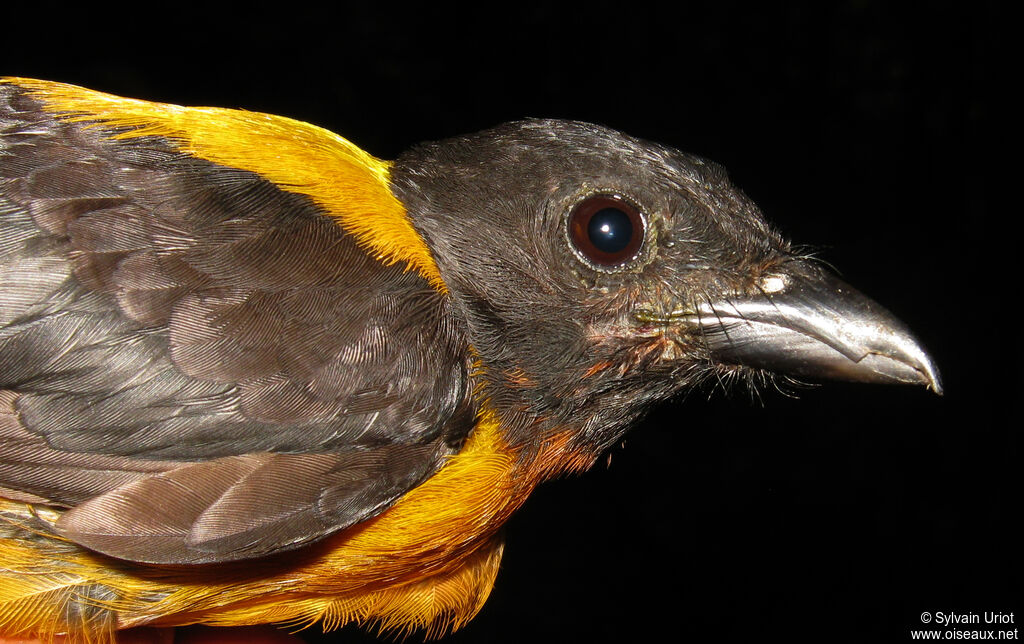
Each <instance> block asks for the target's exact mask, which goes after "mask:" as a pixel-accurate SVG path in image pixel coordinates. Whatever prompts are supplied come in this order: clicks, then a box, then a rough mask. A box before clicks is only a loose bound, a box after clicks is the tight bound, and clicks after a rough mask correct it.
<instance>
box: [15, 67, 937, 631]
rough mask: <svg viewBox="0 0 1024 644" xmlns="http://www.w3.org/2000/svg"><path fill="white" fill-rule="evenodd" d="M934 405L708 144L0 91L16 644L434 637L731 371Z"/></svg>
mask: <svg viewBox="0 0 1024 644" xmlns="http://www.w3.org/2000/svg"><path fill="white" fill-rule="evenodd" d="M828 378H835V379H844V380H852V381H862V382H873V383H907V384H916V385H924V386H927V387H929V388H931V389H932V390H934V391H935V392H937V393H941V382H940V376H939V372H938V369H937V367H936V365H935V363H934V361H933V360H932V359H931V358H930V357H929V355H928V354H927V353H926V351H925V350H924V348H923V347H922V344H921V342H920V341H918V340H917V339H916V338H915V337H914V335H913V334H912V332H911V331H910V330H909V329H908V328H907V327H906V326H905V325H904V324H903V323H902V322H900V321H899V320H898V319H897V318H896V317H895V316H894V315H893V314H891V313H889V312H888V311H887V310H886V309H884V308H883V307H882V306H881V305H879V304H877V303H875V302H874V301H873V300H871V299H869V298H868V297H867V296H865V295H863V294H861V293H860V292H859V291H857V290H855V289H854V288H852V287H850V286H849V285H847V284H845V283H844V282H843V281H841V280H840V279H839V278H838V277H837V276H836V275H835V274H834V273H833V272H832V271H831V270H829V269H828V268H827V267H825V266H824V264H823V263H822V262H820V261H818V260H816V259H815V258H814V257H813V256H811V255H809V254H808V253H806V252H804V251H802V250H800V249H799V248H798V247H795V246H793V245H792V244H791V243H790V242H788V241H787V240H786V239H784V238H783V237H782V236H781V235H780V234H779V233H778V232H777V231H776V230H775V229H774V228H773V227H772V226H771V225H770V224H769V223H768V222H767V221H766V220H765V218H764V216H763V215H762V213H761V212H760V210H759V209H758V207H757V206H756V205H755V204H754V202H753V201H752V200H750V199H749V198H748V197H747V196H746V195H745V194H744V193H743V192H742V191H741V190H739V189H738V188H737V187H735V186H734V185H733V184H732V183H731V181H730V180H729V177H728V175H727V173H726V172H725V170H724V169H723V168H722V167H721V166H719V165H717V164H715V163H713V162H711V161H707V160H705V159H702V158H700V157H698V156H695V155H691V154H687V153H684V152H681V151H678V150H676V149H674V148H671V147H668V146H664V145H659V144H656V143H652V142H648V141H644V140H641V139H637V138H633V137H630V136H628V135H625V134H622V133H620V132H617V131H615V130H612V129H609V128H607V127H604V126H599V125H594V124H589V123H583V122H577V121H565V120H554V119H528V120H521V121H516V122H511V123H507V124H503V125H498V126H496V127H493V128H491V129H488V130H484V131H482V132H478V133H474V134H469V135H464V136H458V137H455V138H450V139H446V140H442V141H435V142H426V143H421V144H418V145H415V146H413V147H411V148H409V149H408V150H406V151H405V152H403V153H402V154H401V155H399V156H398V157H397V158H396V159H395V160H394V161H382V160H380V159H377V158H375V157H373V156H372V155H370V154H368V153H367V152H365V151H363V150H362V149H360V148H359V147H357V146H356V145H355V144H353V143H351V142H349V141H348V140H346V139H344V138H342V137H341V136H338V135H336V134H334V133H332V132H329V131H327V130H325V129H322V128H319V127H317V126H314V125H311V124H308V123H304V122H300V121H296V120H293V119H289V118H286V117H281V116H274V115H269V114H261V113H256V112H249V111H244V110H237V109H226V108H213V107H192V108H189V107H181V106H177V105H171V104H163V103H154V102H148V101H141V100H134V99H128V98H121V97H117V96H113V95H109V94H105V93H101V92H97V91H93V90H89V89H85V88H81V87H77V86H73V85H67V84H62V83H58V82H51V81H41V80H34V79H26V78H4V79H2V80H0V633H2V634H3V635H5V636H8V637H39V638H43V639H47V638H50V637H52V636H54V635H59V634H63V635H66V636H68V637H70V638H71V641H110V640H111V639H112V638H113V637H114V634H115V632H116V631H118V630H120V629H126V628H131V627H136V626H143V625H148V626H177V625H185V624H209V625H214V626H231V625H252V624H265V623H273V624H285V625H291V626H295V627H303V626H308V625H311V624H316V623H319V624H322V625H323V627H324V628H328V629H330V628H335V627H339V626H341V625H344V624H348V623H357V624H360V625H363V626H367V627H376V628H379V629H381V630H383V631H390V632H397V633H409V632H413V631H421V632H423V633H424V634H425V635H427V636H428V637H439V636H443V635H445V634H446V633H449V632H451V631H453V630H455V629H457V628H459V627H461V626H463V625H465V624H466V623H467V622H469V621H470V620H471V619H472V618H473V616H474V615H476V613H477V612H478V611H479V610H480V608H481V607H482V606H483V604H484V602H485V601H486V599H487V596H488V594H489V592H490V590H491V588H492V586H493V585H494V583H495V578H496V575H497V572H498V568H499V564H500V561H501V556H502V549H503V537H502V529H501V528H502V525H503V524H504V523H505V522H506V520H507V519H508V518H509V517H510V516H511V515H512V514H513V513H514V512H515V511H516V510H517V509H518V508H519V507H520V506H521V505H522V504H523V502H524V501H525V499H526V498H527V497H528V496H529V495H530V493H531V492H532V491H533V490H534V489H535V488H536V486H537V485H539V484H541V483H542V482H544V481H545V480H548V479H551V478H552V477H556V476H561V475H565V474H569V473H576V472H582V471H584V470H586V469H588V468H589V467H591V466H592V465H593V464H594V463H595V462H596V461H598V460H599V459H600V458H601V456H602V455H603V454H605V453H606V452H607V451H608V450H609V449H610V448H611V447H613V446H615V445H616V444H618V443H620V442H621V440H622V438H623V436H624V434H625V432H626V431H627V430H628V429H629V428H630V427H631V426H633V425H635V424H636V423H637V421H638V420H639V419H641V418H642V417H643V416H644V414H645V413H646V412H647V411H649V410H650V409H652V408H653V407H655V406H657V405H658V404H660V403H662V402H664V401H668V400H671V399H673V398H676V397H678V396H680V395H681V394H683V393H685V392H686V391H689V390H692V389H693V388H695V387H698V386H701V385H703V384H705V383H708V382H712V383H715V382H722V383H728V382H732V381H742V382H747V383H750V384H751V386H754V387H758V386H770V385H772V384H773V383H774V384H776V385H778V383H780V382H785V381H786V380H787V379H797V380H803V379H828Z"/></svg>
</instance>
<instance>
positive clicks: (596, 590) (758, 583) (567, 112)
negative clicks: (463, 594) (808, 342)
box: [0, 0, 1024, 642]
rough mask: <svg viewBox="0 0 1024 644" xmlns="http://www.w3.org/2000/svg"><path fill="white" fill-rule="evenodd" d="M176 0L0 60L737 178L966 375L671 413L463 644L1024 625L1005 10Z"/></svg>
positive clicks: (496, 598) (127, 84) (564, 491)
mask: <svg viewBox="0 0 1024 644" xmlns="http://www.w3.org/2000/svg"><path fill="white" fill-rule="evenodd" d="M161 7H162V6H158V5H154V6H153V7H149V8H146V7H143V6H141V5H140V7H139V8H138V10H137V11H134V10H133V11H132V12H131V13H130V14H129V13H125V12H124V11H116V10H114V9H110V10H109V12H108V13H107V14H106V15H105V16H103V19H102V22H103V23H104V24H103V26H102V28H101V27H98V26H94V22H93V20H89V19H87V17H86V16H77V15H75V16H72V15H49V16H47V17H46V18H45V20H43V19H38V20H27V21H24V22H16V21H9V22H8V25H7V27H6V28H5V29H6V30H7V31H8V32H9V31H12V30H14V29H15V25H17V31H18V37H17V38H7V39H6V40H5V41H4V42H3V44H0V48H2V49H0V54H2V58H0V73H4V74H11V75H25V76H33V77H41V78H47V79H50V80H59V81H66V82H72V83H76V84H80V85H85V86H88V87H91V88H94V89H99V90H104V91H108V92H112V93H116V94H122V95H128V96H133V97H137V98H145V99H150V100H160V101H168V102H176V103H183V104H193V105H195V104H201V105H218V106H224V107H242V108H246V109H250V110H258V111H267V112H273V113H277V114H283V115H287V116H291V117H295V118H299V119H303V120H307V121H311V122H313V123H316V124H318V125H322V126H325V127H327V128H329V129H332V130H334V131H336V132H339V133H341V134H343V135H344V136H346V137H348V138H349V139H351V140H352V141H354V142H355V143H357V144H359V145H361V146H362V147H363V148H364V149H367V150H368V151H370V152H372V153H374V154H375V155H377V156H380V157H384V158H393V157H394V156H395V155H396V154H398V153H399V152H400V151H401V150H402V149H403V148H404V147H406V146H407V145H409V144H411V143H414V142H416V141H420V140H425V139H436V138H443V137H446V136H450V135H454V134H459V133H463V132H468V131H472V130H476V129H481V128H484V127H487V126H490V125H494V124H497V123H500V122H502V121H506V120H510V119H514V118H521V117H526V116H543V117H563V118H574V119H582V120H590V121H595V122H599V123H603V124H605V125H609V126H612V127H615V128H618V129H621V130H624V131H626V132H628V133H630V134H634V135H637V136H641V137H644V138H650V139H654V140H658V141H660V142H663V143H668V144H671V145H674V146H676V147H679V148H682V149H685V150H688V151H691V152H695V153H698V154H701V155H703V156H706V157H709V158H711V159H714V160H716V161H719V162H721V163H723V164H724V165H726V167H728V168H729V169H730V172H731V174H732V176H733V178H734V180H735V181H736V182H737V183H738V184H739V185H740V186H742V187H743V189H744V190H745V191H746V192H747V193H748V194H749V195H751V196H752V197H753V198H754V199H755V200H756V201H757V202H758V203H759V204H760V205H761V206H762V208H763V209H764V211H765V212H766V214H767V216H768V218H769V219H771V220H772V221H774V222H775V223H776V224H778V226H779V227H780V228H781V229H782V230H783V231H784V232H785V233H786V234H787V235H788V236H789V237H791V238H792V239H794V240H796V241H798V242H800V243H805V244H810V245H812V246H814V247H816V248H818V249H820V255H821V256H822V257H823V258H824V259H826V260H827V261H829V262H830V263H832V264H833V265H835V266H836V267H837V268H838V269H839V270H840V272H841V273H842V274H843V276H844V277H845V279H846V280H847V281H849V282H851V283H853V284H854V285H856V286H857V287H858V288H860V289H861V290H863V291H864V292H866V293H868V294H870V295H871V296H873V297H874V298H875V299H877V300H878V301H879V302H881V303H882V304H884V305H885V306H887V307H888V308H890V309H891V310H892V311H893V312H894V313H896V314H897V315H898V316H899V317H901V318H902V319H903V320H904V321H906V322H907V323H908V324H909V325H910V326H911V328H913V329H914V330H915V331H916V333H917V334H918V336H919V337H920V339H921V340H922V342H923V343H924V345H925V346H926V347H927V348H928V349H929V350H930V351H931V353H932V355H933V357H934V358H935V360H936V361H937V363H938V365H939V368H940V370H941V371H942V375H943V379H944V384H945V387H946V395H945V396H943V397H938V396H935V395H933V394H931V393H930V392H927V391H925V390H924V389H912V388H899V387H881V386H879V387H871V386H864V385H847V384H833V383H829V384H824V385H822V386H820V387H814V388H808V389H806V390H803V391H801V392H800V394H799V399H794V398H789V397H786V396H783V395H780V394H778V393H777V392H772V391H770V392H764V393H763V395H762V396H761V397H760V399H754V400H751V396H750V395H749V394H748V393H747V392H746V391H735V392H732V393H731V394H726V395H723V393H722V392H721V391H717V392H713V391H711V390H707V391H699V392H694V393H693V394H691V395H690V396H688V398H687V399H686V400H681V401H679V402H677V403H675V404H672V405H669V406H666V407H664V408H661V409H658V410H656V411H655V412H654V413H653V414H652V415H651V416H650V417H649V418H648V419H647V421H646V422H644V424H643V425H642V426H640V427H638V428H637V429H636V430H634V431H633V432H632V433H631V434H630V435H629V438H628V439H627V444H626V446H625V447H624V448H621V449H616V450H615V451H614V452H613V453H612V458H611V464H610V467H606V466H605V465H604V464H603V463H602V465H601V466H600V467H598V468H596V469H595V470H594V471H592V472H589V473H587V474H586V475H584V476H581V477H575V478H572V479H566V480H560V481H556V482H553V483H550V484H548V485H546V486H544V487H543V488H542V489H540V490H539V491H538V492H537V493H536V494H535V495H534V496H533V497H532V498H531V499H530V501H529V502H528V503H527V505H526V507H525V508H524V509H523V510H522V511H521V512H520V513H519V514H518V515H517V516H516V517H514V518H513V520H512V521H511V522H510V523H509V524H508V526H507V531H506V541H507V547H506V554H505V558H504V562H503V566H502V570H501V573H500V575H499V578H498V582H497V585H496V587H495V590H494V592H493V594H492V596H491V599H490V600H489V602H488V604H487V605H486V607H485V608H484V609H483V611H482V612H481V613H480V615H479V616H478V617H477V619H476V620H475V621H474V622H473V623H471V624H470V625H469V626H468V627H466V628H465V629H464V630H462V631H460V632H459V633H457V634H455V635H454V636H453V637H451V638H450V641H453V642H505V641H508V642H519V641H541V642H546V641H627V640H628V641H662V640H677V639H678V640H680V641H696V642H702V641H711V642H730V641H758V640H762V639H786V640H790V641H821V642H870V641H879V642H888V641H892V642H906V641H910V634H909V631H910V629H912V628H918V627H920V626H921V622H920V614H921V613H922V612H923V611H930V612H936V611H945V612H951V611H953V612H973V613H979V614H981V613H982V612H983V611H1002V612H1006V613H1009V612H1011V611H1013V612H1014V613H1015V620H1016V622H1017V624H1019V622H1020V620H1021V619H1024V617H1022V615H1021V612H1022V611H1021V609H1022V608H1024V606H1022V602H1021V598H1022V595H1021V566H1020V555H1019V553H1018V549H1019V544H1020V541H1021V531H1020V528H1019V526H1018V523H1019V520H1020V514H1021V485H1020V480H1021V475H1020V469H1019V468H1020V464H1019V461H1020V456H1019V430H1020V425H1021V423H1020V421H1019V420H1015V419H1013V418H1012V417H1008V416H1009V412H1010V410H1011V409H1012V408H1013V407H1015V403H1016V401H1015V398H1016V397H1017V396H1018V395H1019V394H1018V391H1019V390H1020V388H1021V385H1022V384H1024V383H1022V378H1021V376H1020V375H1019V374H1020V360H1021V351H1020V346H1021V345H1020V340H1019V331H1018V327H1019V319H1020V316H1019V314H1017V313H1015V312H1014V311H1013V305H1012V303H1013V301H1014V300H1015V299H1016V295H1017V293H1019V290H1020V289H1019V278H1018V275H1017V270H1016V266H1017V265H1018V263H1019V259H1020V258H1019V257H1018V256H1015V255H1014V251H1013V248H1014V246H1015V245H1016V244H1015V242H1016V241H1017V239H1018V236H1017V231H1018V230H1019V228H1018V227H1017V225H1016V221H1015V219H1016V218H1017V217H1018V216H1019V210H1020V208H1019V205H1018V206H1016V207H1014V208H1012V209H1005V210H1004V209H998V208H997V207H996V205H995V204H996V199H995V197H994V194H995V193H996V192H998V191H999V190H1000V188H1001V187H1003V186H1005V185H1006V183H1004V181H1005V180H1003V179H999V178H997V177H1000V176H1001V175H1000V173H999V170H998V168H999V165H998V164H997V163H996V162H995V161H994V160H993V156H992V155H994V154H996V153H997V152H998V150H1000V149H1006V148H1008V147H1010V143H1009V141H1008V138H1009V134H1010V133H1009V132H1008V131H1006V130H1005V129H1004V128H1003V126H1002V124H1001V123H999V122H998V120H997V119H996V118H995V115H994V109H995V107H996V103H997V100H996V98H995V95H996V92H995V90H996V88H998V87H999V86H1000V85H1001V84H1002V83H1004V82H1006V83H1012V84H1016V83H1018V82H1019V80H1020V78H1019V72H1014V74H1013V75H1009V76H1003V75H1001V74H1000V73H999V71H998V70H999V69H1000V64H1001V62H1002V61H1003V60H1004V56H1006V55H1007V52H1008V50H1009V47H1008V40H1007V37H1005V36H1004V35H1003V31H1002V30H1001V29H1000V27H1001V26H1002V24H1003V23H1004V22H1006V21H1008V20H1009V17H1008V15H1007V13H1008V12H1006V11H1004V10H1003V8H1002V7H1001V6H1000V5H998V4H995V3H976V4H974V5H971V7H970V8H969V7H968V5H967V3H963V4H961V3H948V2H946V3H942V2H940V3H922V4H920V5H918V6H913V5H909V4H897V3H889V2H882V1H874V0H862V1H852V0H851V1H844V2H835V3H803V4H799V3H798V4H792V3H790V4H775V5H770V6H769V5H766V4H757V5H751V6H747V5H744V4H737V3H725V4H715V3H700V4H689V3H681V4H678V5H673V7H674V8H672V9H670V10H669V9H665V10H650V11H644V10H643V9H640V8H638V7H636V6H630V7H623V6H622V5H619V4H608V5H603V4H600V3H597V4H591V5H587V6H586V8H574V9H569V8H559V7H551V6H549V7H546V8H525V7H520V6H509V7H504V8H492V9H489V10H487V11H486V12H482V11H481V10H480V9H479V8H477V9H476V10H473V9H465V10H456V9H439V8H436V7H420V8H416V9H403V8H400V7H397V6H381V7H379V8H377V9H366V8H363V9H359V10H350V9H347V8H341V9H339V12H338V13H337V14H335V13H323V14H316V13H308V14H304V13H295V10H296V8H297V7H288V6H278V7H276V8H275V9H274V10H273V11H272V12H271V11H267V12H264V13H260V12H259V11H258V10H256V9H254V8H251V7H245V8H241V7H242V5H239V9H237V10H236V11H235V13H233V14H226V15H223V16H213V15H212V14H213V13H214V10H213V8H212V7H211V8H207V12H208V13H207V14H206V15H196V14H192V13H176V14H174V15H166V12H167V11H168V9H167V8H166V7H162V8H161ZM754 7H756V8H754ZM30 10H31V9H30ZM40 10H41V9H40ZM149 11H153V12H154V13H151V14H148V17H147V12H149ZM161 12H162V13H161ZM91 18H92V19H95V18H96V16H95V14H93V15H92V16H91ZM1010 163H1011V164H1013V163H1016V167H1014V166H1013V165H1010V166H1006V165H1003V166H1002V167H1003V168H1004V169H1007V170H1011V172H1008V173H1007V174H1008V176H1009V177H1012V173H1013V172H1016V171H1018V170H1019V161H1011V162H1010ZM1017 624H1014V627H1016V626H1017ZM989 628H991V627H989ZM314 637H315V636H314ZM362 637H364V636H363V635H361V634H360V633H359V632H358V631H355V630H354V629H346V630H345V631H343V632H342V633H341V634H340V635H338V634H335V635H331V636H327V637H326V638H325V640H326V641H335V640H339V641H340V640H344V641H350V640H359V639H360V638H362Z"/></svg>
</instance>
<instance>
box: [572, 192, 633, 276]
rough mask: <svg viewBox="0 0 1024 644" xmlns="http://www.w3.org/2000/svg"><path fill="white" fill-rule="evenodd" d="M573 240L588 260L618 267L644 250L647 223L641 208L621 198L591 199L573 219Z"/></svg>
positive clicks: (574, 244)
mask: <svg viewBox="0 0 1024 644" xmlns="http://www.w3.org/2000/svg"><path fill="white" fill-rule="evenodd" d="M569 240H570V241H571V242H572V244H573V246H574V247H575V249H576V251H577V252H578V253H579V254H580V255H581V256H582V257H583V258H584V259H586V260H587V261H589V262H591V263H593V264H595V265H597V266H600V267H604V268H615V267H618V266H622V265H623V264H626V263H627V262H629V261H630V260H632V259H633V258H635V257H636V255H637V253H638V252H639V251H640V247H641V245H643V241H644V220H643V217H642V216H641V215H640V211H639V209H638V208H637V207H636V206H634V205H633V204H631V203H630V202H628V201H626V200H625V199H623V198H622V197H620V196H619V195H614V194H611V195H597V196H593V197H588V198H587V199H584V200H583V201H581V202H580V203H579V204H578V205H577V206H576V208H575V209H573V211H572V215H571V216H570V217H569Z"/></svg>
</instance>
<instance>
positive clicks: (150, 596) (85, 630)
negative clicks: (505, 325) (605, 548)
mask: <svg viewBox="0 0 1024 644" xmlns="http://www.w3.org/2000/svg"><path fill="white" fill-rule="evenodd" d="M559 447H560V446H559V445H557V444H553V445H551V446H550V448H551V449H549V450H546V451H544V452H542V455H543V457H542V458H540V459H539V460H537V461H534V462H533V463H532V465H528V464H527V463H523V462H520V461H519V460H517V459H516V457H515V455H514V454H512V453H510V452H509V451H508V450H507V448H506V446H505V445H504V443H503V441H502V437H501V430H500V428H499V426H498V423H497V421H496V419H495V417H494V416H493V414H491V413H489V412H488V413H486V414H485V415H484V416H483V417H482V418H481V420H480V422H479V423H478V424H477V427H476V429H475V430H474V432H473V434H472V436H471V437H470V439H469V441H468V442H467V443H466V445H465V447H464V448H463V450H462V451H461V452H460V453H459V454H458V455H457V456H455V457H453V458H451V460H450V461H449V462H448V463H447V464H446V465H445V466H444V468H442V469H441V470H440V471H439V472H438V473H437V474H436V475H435V476H434V477H432V478H431V479H430V480H428V481H426V482H425V483H423V484H422V485H420V486H419V487H417V488H416V489H414V490H413V491H412V492H410V493H409V494H407V495H406V496H405V497H404V498H402V500H401V501H399V502H398V503H396V504H395V505H394V506H393V507H392V508H391V509H389V510H388V511H386V512H384V513H382V514H381V515H379V516H377V517H375V518H374V519H371V520H369V521H366V522H364V523H363V524H360V525H358V526H356V527H353V528H350V529H348V530H345V531H343V532H341V533H339V534H337V535H334V536H332V537H330V538H329V539H327V540H325V541H324V542H323V543H320V544H316V545H314V546H312V547H310V548H307V549H304V550H302V551H298V552H296V553H287V554H285V555H284V556H278V557H272V558H267V559H264V560H260V561H255V562H241V563H231V564H222V565H215V566H209V567H202V568H199V569H195V568H190V567H186V568H176V567H167V566H140V565H137V564H129V563H127V562H120V561H117V560H114V559H111V558H109V557H104V556H102V555H97V554H94V553H90V552H87V551H84V550H82V549H81V548H78V547H76V546H75V545H74V544H70V543H67V542H65V541H63V540H61V539H60V538H59V537H56V536H54V535H53V534H49V533H45V532H44V533H40V532H39V527H38V526H39V525H40V523H39V521H38V519H42V521H43V523H52V522H53V521H55V520H56V516H57V514H58V512H59V511H58V510H53V509H49V508H41V507H35V506H32V505H28V504H23V503H17V502H12V501H0V517H2V521H0V537H2V540H0V632H2V633H4V634H6V635H8V636H43V637H46V636H50V635H54V634H58V633H72V634H76V635H81V636H82V637H84V638H86V639H90V640H103V639H106V638H109V636H110V635H111V634H112V632H113V630H114V629H118V628H127V627H131V626H140V625H144V624H151V625H160V626H172V625H183V624H190V623H205V624H213V625H221V626H227V625H244V624H260V623H266V622H275V623H280V622H287V623H293V624H297V625H307V624H311V623H314V622H321V621H322V622H323V623H324V625H325V626H327V627H337V626H341V625H343V624H346V623H349V622H357V623H363V624H365V623H371V624H378V625H379V626H380V627H382V628H386V629H388V630H397V631H408V630H412V629H421V630H425V631H427V632H428V633H432V634H434V635H437V634H441V633H443V632H447V631H449V630H452V629H453V628H456V627H458V626H460V625H462V624H464V623H466V622H467V621H469V619H471V618H472V617H473V615H475V614H476V612H477V611H479V609H480V608H481V607H482V605H483V602H484V600H485V599H486V598H487V595H488V593H489V592H490V589H491V586H492V584H493V583H494V578H495V575H496V574H497V569H498V563H499V561H500V558H501V542H500V539H499V538H498V537H497V536H496V531H497V529H498V528H499V527H500V526H501V524H502V523H504V521H505V520H506V519H507V518H508V516H509V515H510V514H511V513H512V512H513V511H514V510H515V509H516V508H517V507H519V505H520V504H521V503H522V501H523V500H524V499H525V498H526V496H527V495H528V494H529V492H530V491H531V490H532V489H533V487H534V486H535V485H536V484H537V483H538V482H539V481H540V479H541V478H542V477H543V476H544V475H545V472H544V471H543V470H542V469H540V467H542V466H543V465H544V464H545V463H546V464H547V465H553V464H554V462H555V461H556V460H558V456H557V454H558V453H559ZM580 465H583V463H580ZM87 606H91V607H94V608H96V609H98V610H84V608H85V607H87ZM68 615H71V616H80V617H81V621H74V620H73V619H72V620H69V619H68Z"/></svg>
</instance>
